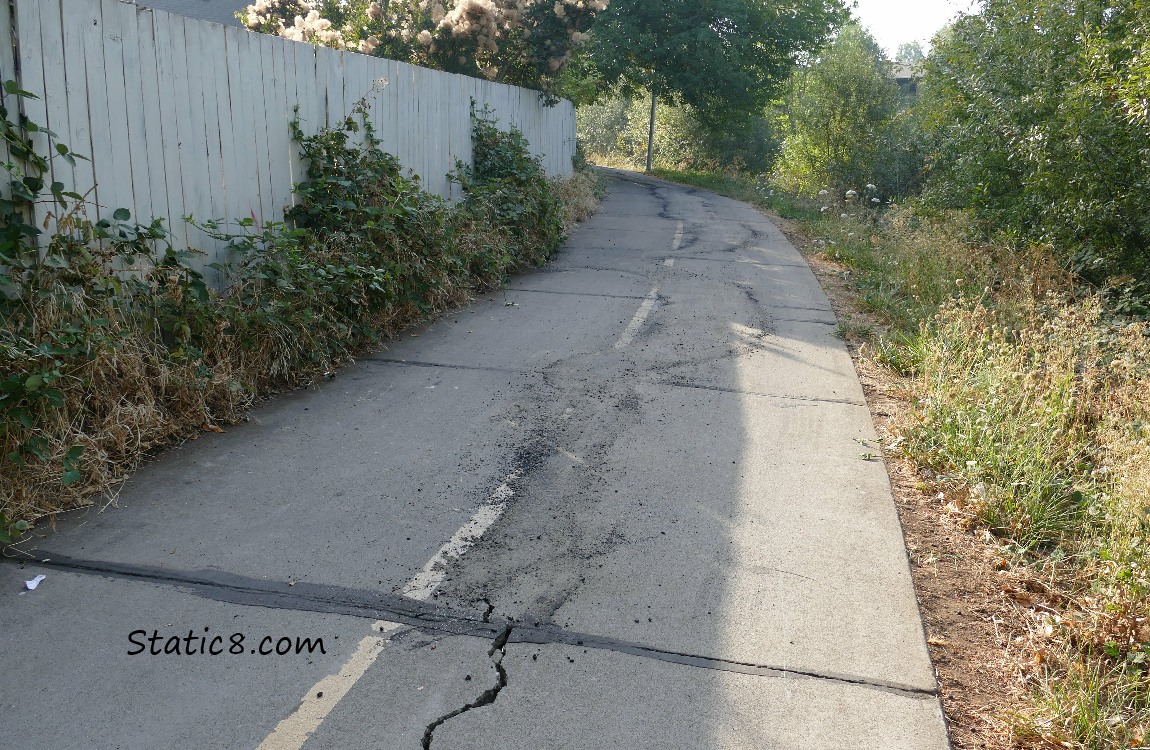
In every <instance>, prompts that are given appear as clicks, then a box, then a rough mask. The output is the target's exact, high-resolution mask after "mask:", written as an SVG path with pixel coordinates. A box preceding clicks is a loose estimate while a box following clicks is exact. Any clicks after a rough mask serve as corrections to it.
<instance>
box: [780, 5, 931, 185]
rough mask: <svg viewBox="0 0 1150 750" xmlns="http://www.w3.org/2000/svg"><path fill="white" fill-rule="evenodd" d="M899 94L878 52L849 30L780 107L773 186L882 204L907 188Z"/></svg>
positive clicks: (910, 171) (910, 172)
mask: <svg viewBox="0 0 1150 750" xmlns="http://www.w3.org/2000/svg"><path fill="white" fill-rule="evenodd" d="M898 105H899V90H898V85H897V84H896V83H895V82H894V79H893V78H892V77H891V75H890V73H889V71H888V70H887V64H886V62H885V61H884V60H883V57H882V51H881V50H880V49H879V47H878V44H877V43H876V42H875V41H874V39H873V38H871V36H870V34H868V33H867V32H866V31H865V30H864V29H863V28H862V27H860V26H858V25H857V24H850V25H848V26H846V27H844V28H843V30H842V31H841V32H840V33H839V35H838V36H837V37H836V38H835V40H834V42H832V43H831V45H830V46H829V47H828V48H827V49H826V50H824V52H823V53H822V54H821V55H820V57H819V59H818V60H817V61H815V62H814V63H813V64H812V65H811V66H810V67H807V68H804V69H802V70H800V71H798V72H797V73H796V74H795V76H794V78H793V80H792V83H791V92H790V96H789V97H788V100H787V110H786V141H785V145H784V146H783V152H782V156H781V158H780V160H779V164H778V167H777V174H778V179H779V181H780V183H781V184H782V185H783V186H785V187H787V188H788V189H791V190H794V191H796V192H801V193H806V194H810V195H813V194H815V193H817V192H818V191H819V190H822V189H829V190H831V191H833V192H838V193H842V192H845V191H846V190H848V189H855V190H861V189H862V187H863V186H864V185H866V184H875V185H877V186H878V188H879V191H880V192H881V194H883V195H885V196H890V195H899V194H905V193H907V192H908V191H909V188H910V186H911V185H912V184H913V178H914V173H915V169H914V166H913V150H910V151H909V152H908V149H907V146H908V145H909V144H908V143H907V137H908V135H909V132H910V131H911V130H912V129H911V128H910V127H907V126H906V124H905V122H904V120H905V118H902V119H899V118H897V117H896V116H897V115H898Z"/></svg>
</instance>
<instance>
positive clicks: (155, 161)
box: [136, 9, 172, 228]
mask: <svg viewBox="0 0 1150 750" xmlns="http://www.w3.org/2000/svg"><path fill="white" fill-rule="evenodd" d="M152 19H153V14H152V12H151V11H148V10H144V9H139V10H138V11H137V12H136V40H137V43H138V45H139V61H140V89H139V92H138V97H139V99H138V106H139V110H140V114H141V115H142V119H143V128H144V140H143V142H142V143H139V144H137V145H136V148H137V149H138V148H143V149H144V153H145V157H146V159H145V163H146V165H147V187H148V191H149V198H150V202H151V208H152V214H151V216H144V215H141V217H140V218H141V220H146V219H149V218H164V219H167V220H168V222H167V223H168V226H169V228H170V227H171V226H172V222H171V217H172V208H171V205H170V204H169V203H168V177H167V162H166V160H165V158H164V119H163V113H162V111H161V109H160V84H159V72H158V68H157V65H156V30H155V27H154V25H153V23H152ZM170 126H171V125H170V124H169V127H170Z"/></svg>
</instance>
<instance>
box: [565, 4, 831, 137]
mask: <svg viewBox="0 0 1150 750" xmlns="http://www.w3.org/2000/svg"><path fill="white" fill-rule="evenodd" d="M845 17H846V15H845V10H844V8H843V6H842V3H841V0H801V1H800V2H796V3H791V4H781V3H775V2H769V1H768V0H613V2H612V4H611V6H610V7H609V8H607V10H606V11H605V12H603V13H601V14H600V16H599V18H598V19H597V20H596V23H595V26H594V28H593V30H592V41H591V45H590V48H589V50H588V55H589V59H590V67H591V68H592V69H593V71H594V73H593V74H594V75H595V76H596V78H597V79H598V80H599V82H600V84H601V86H602V88H603V90H608V89H611V90H616V91H618V92H620V93H621V94H622V95H623V96H626V97H635V96H637V95H641V94H646V95H649V96H650V97H651V117H650V120H651V129H650V131H649V132H650V133H653V132H654V126H653V123H654V119H655V118H654V114H655V103H656V102H657V101H662V102H664V103H666V104H671V105H675V104H688V105H690V106H691V107H692V108H693V110H694V112H695V114H696V116H697V117H698V118H699V120H700V122H702V123H703V124H704V125H705V126H707V127H709V128H711V129H719V128H722V127H723V126H724V125H726V124H729V123H730V122H732V121H738V120H742V119H745V118H747V117H750V116H752V115H754V114H760V113H761V112H762V110H763V108H764V107H765V106H766V105H767V103H768V102H770V101H771V100H772V99H773V98H774V97H776V96H777V94H778V91H779V89H780V87H781V86H782V84H783V83H784V82H785V81H786V79H787V77H788V75H789V73H790V71H791V70H792V69H793V67H794V65H795V64H796V62H797V61H799V60H801V59H802V58H803V57H804V56H805V55H808V54H810V53H812V52H813V51H814V50H816V49H818V48H819V47H820V46H821V45H822V44H823V43H824V42H825V40H826V39H827V37H828V36H829V35H830V33H831V32H832V31H833V30H834V28H835V27H836V26H837V25H838V24H839V23H841V22H842V21H843V20H844V19H845Z"/></svg>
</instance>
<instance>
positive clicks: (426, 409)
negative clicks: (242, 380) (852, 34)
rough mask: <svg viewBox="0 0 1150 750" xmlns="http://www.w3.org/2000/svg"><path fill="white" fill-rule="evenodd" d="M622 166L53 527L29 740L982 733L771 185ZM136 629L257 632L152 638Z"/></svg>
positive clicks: (18, 585) (19, 696) (20, 597)
mask: <svg viewBox="0 0 1150 750" xmlns="http://www.w3.org/2000/svg"><path fill="white" fill-rule="evenodd" d="M610 175H611V176H610V186H611V192H610V195H609V196H608V198H607V199H606V200H605V201H604V204H603V206H602V208H601V210H600V211H599V213H598V214H597V215H596V216H595V217H593V218H592V219H591V220H590V221H588V222H587V223H586V224H584V225H582V226H581V227H580V228H578V229H577V230H576V232H575V233H574V235H573V237H572V238H571V240H570V241H569V242H568V243H567V244H566V246H565V247H564V249H563V250H562V251H561V252H560V253H559V254H558V255H557V256H556V257H555V258H554V259H553V260H552V262H551V263H549V264H548V265H547V266H546V267H544V268H541V269H538V270H535V271H531V272H527V273H524V274H520V275H518V276H516V277H514V278H513V279H512V280H511V281H510V283H509V285H508V287H507V288H506V289H505V290H502V291H500V292H497V293H494V294H490V295H486V296H484V297H482V298H480V299H478V300H476V301H475V302H474V303H473V304H472V305H470V306H469V307H468V308H466V309H463V310H460V311H457V312H455V313H451V314H448V315H446V316H444V317H443V318H441V319H440V320H438V321H436V322H434V323H431V324H428V325H427V326H424V327H422V328H420V329H418V330H416V331H412V332H411V333H410V334H409V335H406V336H404V337H403V339H401V340H398V341H396V342H393V343H391V344H390V345H389V347H388V348H387V349H386V350H383V351H380V352H377V353H375V354H373V355H371V356H368V357H365V358H363V359H362V360H360V361H359V362H358V363H357V364H355V365H353V366H350V367H348V368H346V369H345V370H343V371H341V373H340V375H339V376H338V377H337V378H336V379H335V380H334V381H331V382H326V383H323V384H321V385H319V386H318V387H316V388H313V389H309V390H301V391H298V392H295V393H291V394H287V395H284V396H282V397H279V398H277V399H274V400H273V401H271V402H270V403H268V404H265V405H264V406H262V407H261V408H260V409H258V410H257V411H256V412H255V413H254V414H253V415H252V420H251V422H250V423H248V424H246V425H243V426H240V427H237V428H233V429H231V430H229V431H228V432H227V433H226V434H223V435H207V436H204V437H203V438H201V439H200V440H198V441H195V442H193V443H188V444H186V445H184V446H182V447H181V448H179V449H175V450H172V451H169V452H168V453H166V454H164V455H162V456H160V457H158V458H157V460H155V461H154V462H152V463H151V464H149V465H148V466H146V467H145V468H144V469H142V470H141V471H140V472H139V473H138V474H137V475H136V476H135V477H134V478H133V479H132V480H131V481H130V482H129V483H128V484H127V486H126V487H125V488H124V490H123V492H122V494H121V496H120V500H119V503H118V507H115V508H110V509H108V510H106V511H103V512H97V511H96V510H90V511H87V512H81V513H75V514H69V515H68V516H66V517H64V518H62V519H61V520H60V521H59V522H58V524H57V526H56V528H55V529H50V528H45V529H40V530H37V532H36V537H35V538H34V539H33V540H32V541H31V542H30V543H28V544H25V545H22V547H21V550H22V551H21V552H20V553H18V554H17V555H16V556H14V557H10V558H9V559H8V560H7V561H6V562H7V563H8V564H5V565H0V591H3V592H4V593H3V596H5V597H7V600H6V601H5V603H4V606H3V608H2V609H0V629H2V631H3V632H4V634H5V638H4V647H3V649H2V650H0V668H2V670H3V671H2V673H0V681H2V683H0V684H2V686H3V689H2V690H0V696H2V701H3V707H4V711H3V712H2V713H0V717H2V718H0V730H2V731H3V733H4V735H3V736H5V737H6V739H7V740H8V741H11V742H12V743H13V746H22V747H43V748H77V749H82V748H101V749H103V748H148V749H149V750H153V749H154V748H165V747H170V748H197V749H207V748H260V749H261V750H298V749H299V748H308V750H322V749H326V748H341V750H357V749H359V748H364V749H365V750H366V749H367V748H372V749H378V748H389V749H390V748H411V749H412V750H418V749H419V748H423V749H424V750H427V749H428V748H435V750H465V749H467V748H475V749H476V750H479V749H481V748H482V749H484V750H489V749H490V748H500V750H514V749H516V748H523V749H524V750H528V749H530V750H538V749H539V748H588V749H590V748H618V747H627V748H633V749H638V748H652V749H653V748H660V749H661V750H663V749H666V748H683V749H689V748H700V749H703V748H706V749H707V750H715V749H719V748H721V749H727V748H730V749H731V750H735V749H739V750H746V749H750V748H754V749H756V750H761V749H765V748H770V749H771V750H776V749H777V750H783V749H786V750H790V749H792V748H793V749H794V750H799V749H802V750H821V749H824V748H825V750H844V749H847V748H849V749H851V750H854V749H863V748H874V749H875V750H895V749H897V748H906V749H907V750H936V749H938V750H941V749H942V748H946V747H948V741H947V734H946V728H945V725H944V722H943V718H942V713H941V709H940V706H939V701H938V697H937V691H936V683H935V678H934V674H933V670H932V667H931V664H930V660H929V656H928V654H927V650H926V644H925V642H924V637H923V631H922V626H921V621H920V617H919V613H918V608H917V604H916V601H915V598H914V591H913V588H912V584H911V580H910V575H909V569H908V564H907V558H906V551H905V549H904V547H903V541H902V535H901V530H900V528H899V522H898V518H897V515H896V512H895V508H894V504H893V501H892V499H891V496H890V487H889V483H888V480H887V477H886V474H885V469H884V467H883V465H882V464H881V463H879V462H870V461H866V460H863V458H862V454H863V452H864V450H865V448H864V447H863V446H861V445H860V441H873V440H874V439H875V434H874V432H873V427H872V425H871V421H870V417H869V413H868V411H867V409H866V405H865V400H864V398H863V393H862V389H861V386H860V385H859V383H858V380H857V378H856V376H855V373H854V370H853V366H852V364H851V361H850V358H849V356H848V354H847V352H846V350H845V347H844V346H843V344H842V343H841V342H840V341H839V340H838V339H837V338H835V337H834V330H835V329H834V325H835V318H834V315H833V313H832V311H831V309H830V306H829V304H828V302H827V300H826V298H825V297H824V295H823V294H822V291H821V290H820V289H819V286H818V283H817V282H816V280H815V277H814V276H813V274H812V273H811V272H810V270H809V269H808V268H807V267H806V265H805V264H804V263H803V261H802V258H801V256H800V255H799V254H798V252H797V251H795V249H794V248H793V247H792V246H791V245H790V244H789V243H788V242H787V241H786V239H785V238H784V237H783V235H782V234H781V233H780V232H779V230H778V229H777V228H776V227H775V226H773V225H772V224H771V223H770V222H769V221H768V220H767V219H766V218H765V217H764V216H762V215H761V214H759V213H758V212H756V211H754V210H753V209H751V208H750V207H748V206H746V205H744V204H740V203H738V202H736V201H732V200H728V199H725V198H721V197H718V196H715V195H712V194H710V193H706V192H703V191H697V190H693V189H688V188H682V187H678V186H673V185H670V184H668V183H664V182H661V181H658V180H654V179H651V178H647V177H644V176H641V175H636V174H632V173H625V172H611V173H610ZM40 573H43V574H45V575H47V579H46V580H45V581H44V582H43V583H42V584H41V586H40V587H39V588H38V589H36V590H35V591H25V590H22V582H23V581H24V580H27V579H30V578H32V577H33V576H34V575H37V574H40ZM205 629H206V630H205ZM136 630H146V631H148V632H149V633H150V632H153V631H158V632H159V633H160V634H161V636H162V637H163V638H168V637H169V636H173V635H174V636H182V635H185V634H188V633H189V632H194V633H197V634H204V633H207V634H216V633H219V634H225V635H227V636H232V635H233V634H236V633H239V634H242V635H243V636H244V649H243V653H239V654H236V655H219V656H209V655H203V654H198V655H194V656H187V655H174V654H167V655H165V654H160V655H155V656H152V655H148V654H141V655H128V653H127V651H128V648H129V645H130V644H129V641H128V636H129V634H130V633H131V632H133V631H136ZM264 635H270V636H274V637H276V638H278V637H281V636H288V637H290V638H297V637H310V638H323V639H324V643H325V646H326V653H322V654H321V653H316V652H313V653H310V654H301V655H295V654H288V655H284V656H260V655H257V654H251V653H248V652H247V646H248V645H249V644H251V643H254V642H255V641H257V640H258V639H259V638H260V637H262V636H264Z"/></svg>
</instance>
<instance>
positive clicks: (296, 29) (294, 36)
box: [279, 8, 347, 48]
mask: <svg viewBox="0 0 1150 750" xmlns="http://www.w3.org/2000/svg"><path fill="white" fill-rule="evenodd" d="M279 32H280V36H282V37H283V38H285V39H291V40H293V41H296V42H312V43H319V44H322V45H324V46H327V47H337V48H344V47H346V46H347V45H346V44H345V43H344V40H343V32H342V31H340V30H339V29H333V28H332V27H331V21H329V20H328V19H326V18H323V17H322V16H320V14H319V11H318V10H316V9H315V8H312V9H311V10H310V11H308V14H307V15H306V16H296V17H295V19H294V23H293V24H292V25H291V26H285V25H283V24H282V23H281V24H280V29H279Z"/></svg>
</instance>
